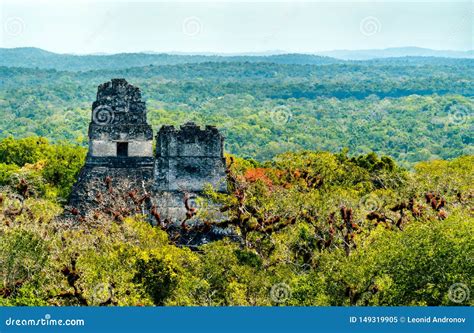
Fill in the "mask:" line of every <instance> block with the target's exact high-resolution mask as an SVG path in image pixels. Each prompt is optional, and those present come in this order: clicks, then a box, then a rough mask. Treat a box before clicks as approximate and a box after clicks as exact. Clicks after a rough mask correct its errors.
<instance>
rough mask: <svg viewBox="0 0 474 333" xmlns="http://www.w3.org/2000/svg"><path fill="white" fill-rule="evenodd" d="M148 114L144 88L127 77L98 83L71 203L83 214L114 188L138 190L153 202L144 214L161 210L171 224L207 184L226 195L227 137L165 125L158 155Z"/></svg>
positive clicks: (208, 128) (194, 127)
mask: <svg viewBox="0 0 474 333" xmlns="http://www.w3.org/2000/svg"><path fill="white" fill-rule="evenodd" d="M146 112H147V111H146V106H145V103H144V102H143V101H142V100H141V93H140V89H139V88H137V87H134V86H133V85H131V84H129V83H127V81H125V80H124V79H112V81H111V82H106V83H104V84H101V85H99V87H98V92H97V99H96V101H95V102H94V103H93V104H92V117H91V122H90V125H89V151H88V154H87V158H86V164H85V166H84V167H83V168H82V170H81V172H80V174H79V177H78V180H77V182H76V184H75V186H74V188H73V191H72V194H71V197H70V202H69V204H70V206H72V207H73V209H75V210H76V212H77V213H78V214H82V215H84V214H87V211H89V210H91V209H93V208H94V207H96V206H97V204H98V198H97V196H98V195H100V191H101V189H104V186H105V188H106V189H107V188H109V190H111V189H112V188H113V187H114V186H121V187H122V191H136V189H137V188H138V189H139V190H141V191H142V192H143V193H145V196H146V198H147V201H148V204H147V205H146V207H144V208H143V213H145V214H149V215H150V216H151V215H153V214H156V212H159V219H160V220H167V221H172V222H179V221H182V220H183V219H184V218H186V213H187V209H186V207H185V203H184V200H183V198H184V197H185V196H186V197H188V198H190V199H194V198H196V197H198V196H199V195H200V194H201V193H202V191H203V190H204V188H205V186H206V185H207V184H210V185H212V186H213V187H214V188H217V189H218V190H220V191H225V188H226V184H225V159H224V151H223V142H224V138H223V137H222V135H221V134H220V133H219V131H218V129H217V128H216V127H214V126H206V127H205V128H204V129H201V128H200V127H199V126H197V125H195V124H194V123H186V124H184V125H182V126H181V127H180V128H179V129H176V128H174V127H173V126H167V125H164V126H162V127H161V129H160V130H159V132H158V134H157V137H156V150H155V153H153V149H152V147H153V131H152V128H151V126H150V125H149V124H148V123H147V118H146ZM111 193H112V192H111ZM132 193H135V192H132ZM130 195H132V194H130ZM150 220H151V221H153V222H154V223H157V221H156V219H155V220H154V219H150Z"/></svg>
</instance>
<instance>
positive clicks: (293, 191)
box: [0, 137, 474, 305]
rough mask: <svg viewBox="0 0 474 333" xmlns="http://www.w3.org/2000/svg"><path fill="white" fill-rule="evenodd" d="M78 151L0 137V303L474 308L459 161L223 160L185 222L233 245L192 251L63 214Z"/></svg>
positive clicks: (143, 229) (118, 220)
mask: <svg viewBox="0 0 474 333" xmlns="http://www.w3.org/2000/svg"><path fill="white" fill-rule="evenodd" d="M84 156H85V149H84V148H81V147H80V146H75V145H72V144H67V143H64V142H63V143H57V144H50V143H49V142H48V141H47V140H46V139H44V138H39V137H29V138H25V139H19V140H16V139H13V138H7V139H3V140H1V141H0V185H1V186H2V188H1V191H0V192H1V196H0V202H1V205H0V207H1V208H0V217H1V218H0V221H1V223H0V263H1V265H0V276H1V277H2V283H1V285H0V305H474V303H473V300H472V298H469V297H468V294H469V286H472V283H473V279H474V265H473V262H472V258H473V257H474V246H473V245H474V244H473V239H474V237H473V235H474V216H473V210H472V209H473V199H474V192H473V189H472V184H473V183H474V178H473V177H474V159H473V157H472V156H465V157H459V158H456V159H453V160H451V161H443V160H433V161H429V162H421V163H418V164H416V165H415V166H414V168H413V171H407V170H406V169H404V168H401V167H400V166H398V165H397V164H396V163H395V162H394V161H393V160H392V159H391V158H389V157H386V156H382V157H379V156H377V155H376V154H374V153H369V154H365V155H358V156H352V157H351V156H348V155H347V151H342V152H340V153H338V154H333V153H329V152H317V151H301V152H287V153H284V154H280V155H277V156H276V157H275V158H273V159H272V160H271V161H266V162H256V161H254V160H246V159H242V158H237V157H232V156H228V157H227V159H228V192H227V193H216V192H214V191H213V189H212V188H209V189H208V190H207V191H206V196H205V198H203V202H202V204H200V205H198V216H200V218H202V219H203V220H205V221H207V224H217V225H219V224H220V223H225V224H226V225H228V226H231V227H232V228H233V230H234V231H235V233H236V235H237V236H238V238H237V239H236V238H224V239H222V240H219V241H215V242H210V243H208V244H204V245H202V246H200V247H198V248H194V249H190V248H188V247H182V246H178V244H176V243H175V241H174V240H173V238H171V237H170V236H169V234H168V232H167V230H166V229H165V228H162V227H159V226H151V225H150V224H149V223H148V221H146V219H145V218H144V217H143V216H140V215H133V214H130V215H127V216H121V215H115V214H112V213H111V211H110V210H109V211H103V212H95V213H94V214H93V216H85V217H80V220H78V219H77V218H72V219H71V218H69V217H67V216H66V215H62V212H63V211H67V210H68V207H67V205H66V206H65V205H64V200H63V198H64V196H67V194H68V193H69V191H70V188H71V185H72V184H73V182H74V179H75V177H76V175H77V173H78V171H79V169H80V167H81V165H82V163H83V160H84ZM107 193H109V194H107ZM103 195H104V196H105V195H111V196H113V198H114V200H115V199H116V198H117V195H120V196H124V198H125V199H126V198H128V200H129V201H130V202H129V204H130V205H131V206H133V205H134V202H133V201H132V200H131V199H130V197H128V196H127V194H126V193H125V194H123V193H110V192H108V191H106V190H105V189H104V193H103ZM206 202H211V203H213V204H215V203H217V204H219V206H220V207H222V210H223V211H224V212H225V214H226V216H228V220H225V221H218V222H217V221H212V220H209V215H208V213H207V209H206V204H205V203H206ZM181 228H183V230H182V232H183V233H186V232H191V231H189V229H188V228H191V227H189V226H186V225H182V226H181Z"/></svg>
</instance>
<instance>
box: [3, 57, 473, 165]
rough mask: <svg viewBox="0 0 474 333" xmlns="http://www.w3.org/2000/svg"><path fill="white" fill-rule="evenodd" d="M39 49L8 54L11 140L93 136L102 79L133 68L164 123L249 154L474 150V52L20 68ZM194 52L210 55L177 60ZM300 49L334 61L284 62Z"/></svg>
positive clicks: (418, 156)
mask: <svg viewBox="0 0 474 333" xmlns="http://www.w3.org/2000/svg"><path fill="white" fill-rule="evenodd" d="M17 50H18V49H17ZM19 50H23V51H24V52H26V51H28V50H31V49H19ZM1 51H2V52H4V51H5V50H1ZM33 51H34V52H44V51H41V50H37V49H33ZM28 54H29V53H28V52H26V55H24V56H18V57H17V58H16V59H11V63H10V62H8V61H6V60H5V58H4V57H0V59H1V61H2V62H3V63H6V64H7V65H8V66H4V67H0V84H1V86H0V130H1V132H0V138H1V137H7V136H10V135H11V136H14V137H26V136H32V135H40V136H44V137H47V138H50V139H53V140H54V141H58V140H64V139H65V140H68V141H75V140H78V141H79V142H80V143H82V144H84V145H85V144H86V143H87V140H86V138H87V124H88V122H89V119H90V112H91V110H90V108H91V103H92V101H93V100H94V98H95V94H96V89H97V86H98V85H99V84H101V83H103V82H106V81H109V80H110V79H111V78H114V77H123V78H126V79H127V81H128V82H130V83H131V84H134V85H136V86H138V87H140V88H141V90H142V93H143V95H144V98H145V99H146V102H147V107H148V110H149V115H148V118H149V121H150V123H151V124H152V125H153V126H154V128H155V130H156V129H157V128H159V126H161V125H163V124H173V125H177V124H180V123H183V122H185V121H195V122H196V123H198V124H201V125H202V124H214V125H217V126H218V127H219V128H220V129H221V130H222V131H223V132H224V134H225V136H226V144H227V145H226V150H227V151H228V152H231V153H234V154H238V155H239V156H243V157H251V158H256V159H259V160H268V159H271V158H272V157H273V156H275V155H277V154H279V153H283V152H286V151H297V150H302V149H311V150H326V151H332V152H338V151H341V149H343V148H345V147H347V148H349V150H350V154H358V153H368V152H371V151H374V152H376V153H378V154H385V155H389V156H392V157H393V158H395V159H396V160H397V161H398V162H400V163H401V164H402V165H404V166H409V165H411V164H412V163H414V162H417V161H422V160H428V159H434V158H443V159H447V158H453V157H457V156H461V155H466V154H472V153H473V144H474V138H473V134H472V133H473V131H472V128H473V126H474V122H473V111H472V110H473V105H474V98H473V96H474V85H473V78H474V66H473V65H474V60H473V59H447V58H446V59H445V58H423V57H422V58H417V57H414V58H389V59H374V60H370V61H339V60H335V59H331V58H321V57H316V56H306V55H281V56H273V57H267V58H261V57H254V58H252V57H249V58H252V59H264V61H253V62H250V61H245V62H238V61H237V59H238V57H237V58H235V61H230V62H223V61H210V58H209V57H205V56H171V55H150V56H156V57H158V58H159V57H162V59H166V57H169V58H168V60H166V61H168V63H170V64H167V65H147V66H138V63H137V62H136V61H133V60H130V59H129V60H130V62H127V61H128V60H127V61H125V60H123V61H122V60H117V63H118V64H121V66H128V65H130V66H133V67H129V68H121V69H113V66H114V65H113V63H114V61H112V63H111V65H110V66H111V67H109V68H108V67H107V66H105V65H104V66H102V67H101V68H102V69H99V70H87V71H76V70H69V71H64V70H58V69H54V68H51V69H41V68H20V67H14V66H15V64H20V63H21V64H27V63H30V65H31V66H34V65H33V64H34V62H33V60H31V61H30V62H29V58H28ZM49 56H50V54H46V55H45V59H49V60H48V61H46V60H45V61H46V62H49V63H50V65H51V66H56V67H58V68H60V67H61V66H63V67H65V68H70V67H73V66H72V65H71V63H68V61H69V60H68V59H77V61H79V62H78V64H79V65H81V66H82V65H84V64H85V65H87V66H89V65H91V64H93V59H113V57H118V58H117V59H120V57H121V56H123V55H116V56H106V57H103V56H85V57H82V56H64V57H63V56H60V57H59V58H54V59H56V60H51V59H52V58H48V57H49ZM53 56H54V57H55V56H58V55H54V54H53ZM69 57H71V58H69ZM101 57H103V58H101ZM110 57H111V58H110ZM186 57H187V58H186ZM193 57H196V58H193ZM158 58H156V59H158ZM190 58H193V59H201V60H203V61H204V60H205V62H194V63H180V64H171V63H173V62H180V61H185V59H190ZM216 58H218V57H216ZM244 58H246V57H244ZM290 58H291V59H293V61H294V62H295V61H296V60H295V59H300V60H301V61H302V62H308V61H310V60H311V59H313V60H314V61H319V60H320V61H322V62H323V63H321V64H295V63H277V61H283V59H287V60H285V61H287V62H290V60H288V59H290ZM91 59H92V60H91ZM272 59H273V60H272ZM305 59H306V60H305ZM308 59H310V60H308ZM240 60H243V59H240ZM81 61H82V62H81ZM94 66H98V65H97V64H95V65H94ZM76 69H77V68H76Z"/></svg>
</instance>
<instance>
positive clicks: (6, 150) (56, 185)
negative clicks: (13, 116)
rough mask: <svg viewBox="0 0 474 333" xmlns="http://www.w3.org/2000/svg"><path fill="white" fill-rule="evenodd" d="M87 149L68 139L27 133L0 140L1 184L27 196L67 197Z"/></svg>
mask: <svg viewBox="0 0 474 333" xmlns="http://www.w3.org/2000/svg"><path fill="white" fill-rule="evenodd" d="M85 152H86V150H85V149H84V148H83V147H79V146H73V145H69V144H67V143H58V144H50V143H49V142H48V140H47V139H45V138H40V137H28V138H24V139H13V138H12V137H8V138H5V139H2V140H0V185H11V186H12V187H14V188H16V189H17V191H18V192H19V193H20V194H21V195H23V196H24V197H28V196H29V195H34V194H37V195H43V196H47V197H50V198H55V197H60V198H67V197H68V195H69V193H70V190H71V187H72V185H73V184H74V182H75V181H76V177H77V174H78V173H79V170H80V168H81V167H82V165H83V164H84V158H85Z"/></svg>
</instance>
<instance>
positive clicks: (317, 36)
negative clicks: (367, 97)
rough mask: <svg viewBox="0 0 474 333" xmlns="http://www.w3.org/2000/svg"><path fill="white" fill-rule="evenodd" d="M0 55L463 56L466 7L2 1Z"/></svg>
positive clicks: (467, 43)
mask: <svg viewBox="0 0 474 333" xmlns="http://www.w3.org/2000/svg"><path fill="white" fill-rule="evenodd" d="M0 18H1V20H2V28H3V29H2V31H1V33H0V47H2V48H13V47H37V48H41V49H44V50H48V51H51V52H55V53H67V54H100V53H104V54H116V53H147V52H148V53H151V52H154V53H187V54H252V53H303V54H315V53H321V52H327V51H333V50H357V51H359V50H373V49H387V48H399V47H419V48H428V49H432V50H442V51H471V50H472V49H473V45H472V28H473V16H472V3H471V2H449V3H446V2H438V1H435V2H433V1H429V2H427V1H423V2H416V3H413V2H407V1H395V2H394V1H377V2H361V1H352V2H320V1H317V2H299V1H296V2H281V1H278V2H265V1H264V2H227V1H214V2H205V3H204V2H189V3H183V2H168V1H141V2H128V1H106V0H81V1H79V0H76V1H70V2H67V3H61V2H59V1H54V0H46V1H31V0H20V1H11V0H6V1H3V2H2V4H1V5H0Z"/></svg>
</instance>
